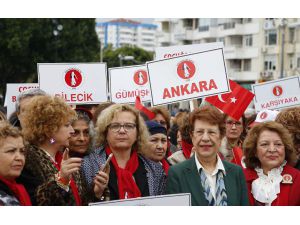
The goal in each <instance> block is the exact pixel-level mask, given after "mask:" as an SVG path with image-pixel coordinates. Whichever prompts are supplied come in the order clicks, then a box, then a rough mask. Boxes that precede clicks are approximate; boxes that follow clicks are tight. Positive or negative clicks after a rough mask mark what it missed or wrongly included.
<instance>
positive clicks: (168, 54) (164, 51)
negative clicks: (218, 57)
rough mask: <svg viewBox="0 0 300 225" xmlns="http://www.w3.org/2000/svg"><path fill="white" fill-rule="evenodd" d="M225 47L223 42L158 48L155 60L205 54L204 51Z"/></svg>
mask: <svg viewBox="0 0 300 225" xmlns="http://www.w3.org/2000/svg"><path fill="white" fill-rule="evenodd" d="M223 47H224V45H223V42H212V43H203V44H193V45H180V46H168V47H158V48H156V49H155V60H159V59H168V58H173V57H177V56H183V55H187V54H191V53H196V52H204V51H208V50H213V49H218V48H223Z"/></svg>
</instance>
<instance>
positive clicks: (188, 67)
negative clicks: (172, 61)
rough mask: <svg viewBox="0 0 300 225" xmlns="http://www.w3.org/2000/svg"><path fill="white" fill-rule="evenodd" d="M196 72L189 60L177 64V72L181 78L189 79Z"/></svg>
mask: <svg viewBox="0 0 300 225" xmlns="http://www.w3.org/2000/svg"><path fill="white" fill-rule="evenodd" d="M195 72H196V68H195V65H194V63H193V62H192V61H190V60H184V61H182V62H180V63H179V64H178V66H177V74H178V75H179V77H180V78H182V79H190V78H191V77H193V76H194V74H195Z"/></svg>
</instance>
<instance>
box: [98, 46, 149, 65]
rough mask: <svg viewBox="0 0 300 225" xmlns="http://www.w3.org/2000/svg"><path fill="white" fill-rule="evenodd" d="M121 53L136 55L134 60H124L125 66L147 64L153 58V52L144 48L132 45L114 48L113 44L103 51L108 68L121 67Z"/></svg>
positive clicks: (123, 54)
mask: <svg viewBox="0 0 300 225" xmlns="http://www.w3.org/2000/svg"><path fill="white" fill-rule="evenodd" d="M119 55H122V56H133V57H134V60H123V61H122V64H123V66H130V65H141V64H145V63H146V62H147V61H151V60H153V53H152V52H148V51H145V50H144V49H141V48H138V47H130V46H124V47H122V48H117V49H113V48H112V46H111V45H109V46H108V47H107V48H105V49H104V51H103V61H104V62H106V63H107V67H108V68H111V67H119V66H120V59H119Z"/></svg>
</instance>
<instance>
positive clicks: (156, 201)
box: [89, 193, 191, 206]
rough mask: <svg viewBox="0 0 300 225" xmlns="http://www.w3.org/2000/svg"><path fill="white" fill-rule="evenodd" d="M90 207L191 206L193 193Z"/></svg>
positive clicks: (99, 203) (95, 204) (134, 199)
mask: <svg viewBox="0 0 300 225" xmlns="http://www.w3.org/2000/svg"><path fill="white" fill-rule="evenodd" d="M89 205H90V206H190V205H191V193H182V194H172V195H158V196H150V197H142V198H130V199H123V200H115V201H106V202H96V203H90V204H89Z"/></svg>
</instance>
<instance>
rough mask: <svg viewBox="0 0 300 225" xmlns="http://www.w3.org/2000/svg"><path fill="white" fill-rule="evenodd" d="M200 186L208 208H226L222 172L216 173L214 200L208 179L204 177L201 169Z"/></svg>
mask: <svg viewBox="0 0 300 225" xmlns="http://www.w3.org/2000/svg"><path fill="white" fill-rule="evenodd" d="M200 178H201V184H202V187H203V192H204V196H205V198H206V200H207V201H208V205H209V206H227V194H226V189H225V184H224V175H223V172H222V170H219V171H218V173H217V182H216V199H215V198H214V197H213V195H212V193H211V190H210V185H209V182H208V179H207V177H206V175H205V172H204V171H203V169H200Z"/></svg>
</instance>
